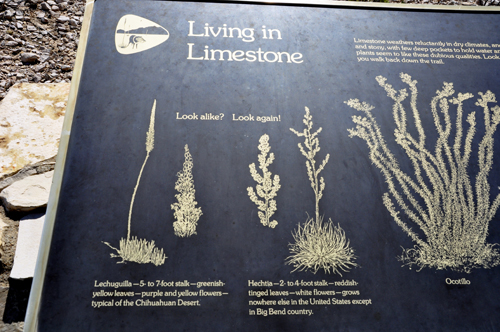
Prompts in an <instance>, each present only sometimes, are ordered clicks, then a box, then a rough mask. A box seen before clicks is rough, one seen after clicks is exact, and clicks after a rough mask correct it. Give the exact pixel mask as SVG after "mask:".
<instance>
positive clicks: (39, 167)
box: [0, 156, 56, 191]
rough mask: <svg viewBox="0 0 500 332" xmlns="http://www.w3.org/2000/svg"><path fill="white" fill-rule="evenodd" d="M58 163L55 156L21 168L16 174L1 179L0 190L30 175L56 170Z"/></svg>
mask: <svg viewBox="0 0 500 332" xmlns="http://www.w3.org/2000/svg"><path fill="white" fill-rule="evenodd" d="M55 164H56V158H55V156H54V157H53V158H50V159H47V160H44V161H41V162H38V163H35V164H32V165H29V166H26V167H24V168H23V169H21V170H20V171H19V172H17V173H16V174H14V175H12V176H9V177H7V178H5V179H3V180H0V191H2V190H4V189H5V188H7V187H8V186H10V185H11V184H13V183H14V182H17V181H20V180H22V179H24V178H27V177H28V176H32V175H36V174H42V173H46V172H49V171H52V170H54V167H55Z"/></svg>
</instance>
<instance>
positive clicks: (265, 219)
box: [247, 134, 281, 228]
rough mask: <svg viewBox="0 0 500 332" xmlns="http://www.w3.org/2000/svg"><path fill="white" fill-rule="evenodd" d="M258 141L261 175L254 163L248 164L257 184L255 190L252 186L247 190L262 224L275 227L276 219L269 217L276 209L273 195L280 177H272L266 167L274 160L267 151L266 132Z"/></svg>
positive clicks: (269, 149)
mask: <svg viewBox="0 0 500 332" xmlns="http://www.w3.org/2000/svg"><path fill="white" fill-rule="evenodd" d="M259 143H260V144H259V145H258V147H257V148H258V149H259V151H260V154H259V156H258V160H259V169H260V170H262V175H260V174H259V173H258V171H257V169H256V167H255V163H252V164H250V165H249V167H250V174H251V175H252V178H253V179H254V181H255V182H257V185H256V187H255V190H254V189H253V187H248V188H247V191H248V196H249V197H250V200H251V201H252V202H254V203H255V204H256V205H257V208H258V209H259V210H260V211H258V216H259V219H260V222H261V223H262V225H264V226H269V227H271V228H275V227H276V225H278V222H277V221H276V220H273V221H270V219H271V217H272V215H273V214H274V213H275V212H276V210H277V206H276V201H275V200H274V197H276V194H277V192H278V190H279V189H280V188H281V185H280V177H279V175H274V177H273V176H272V174H271V171H269V169H268V167H269V166H270V165H271V164H272V163H273V161H274V153H272V152H271V153H269V151H271V146H270V145H269V136H268V135H267V134H264V135H262V136H261V137H260V139H259ZM268 154H269V157H268ZM259 197H260V198H262V200H260V199H259Z"/></svg>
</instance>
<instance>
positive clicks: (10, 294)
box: [0, 206, 32, 332]
mask: <svg viewBox="0 0 500 332" xmlns="http://www.w3.org/2000/svg"><path fill="white" fill-rule="evenodd" d="M0 221H1V222H2V225H3V227H2V230H1V231H0V232H1V233H2V236H1V245H0V319H1V320H0V332H21V331H22V330H23V327H24V315H25V313H26V305H27V303H28V297H29V290H30V288H31V282H32V279H26V280H14V279H9V275H10V271H11V270H12V265H13V263H14V255H15V253H16V243H17V234H18V229H19V220H13V219H10V218H9V217H7V216H6V214H5V210H4V208H3V207H2V206H0Z"/></svg>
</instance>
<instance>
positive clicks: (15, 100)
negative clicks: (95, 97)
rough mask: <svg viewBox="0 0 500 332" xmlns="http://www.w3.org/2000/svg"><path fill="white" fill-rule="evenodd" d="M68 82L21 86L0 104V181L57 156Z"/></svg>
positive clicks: (16, 86)
mask: <svg viewBox="0 0 500 332" xmlns="http://www.w3.org/2000/svg"><path fill="white" fill-rule="evenodd" d="M69 88H70V83H20V84H16V85H14V86H13V87H11V88H10V90H9V93H8V94H7V96H6V97H5V99H4V100H3V101H2V102H1V103H0V179H3V178H4V177H6V176H7V175H9V174H12V173H15V172H17V171H18V170H20V169H22V168H23V167H25V166H27V165H30V164H33V163H36V162H40V161H42V160H46V159H49V158H51V157H53V156H55V155H56V154H57V149H58V146H59V139H60V136H61V130H62V125H63V121H64V114H65V112H66V103H67V99H68V95H69Z"/></svg>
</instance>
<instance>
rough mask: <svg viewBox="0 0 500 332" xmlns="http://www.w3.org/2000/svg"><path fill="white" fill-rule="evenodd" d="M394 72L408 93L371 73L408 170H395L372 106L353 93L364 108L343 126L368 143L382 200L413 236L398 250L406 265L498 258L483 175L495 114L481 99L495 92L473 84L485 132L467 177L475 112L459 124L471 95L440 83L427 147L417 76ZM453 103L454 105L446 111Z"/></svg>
mask: <svg viewBox="0 0 500 332" xmlns="http://www.w3.org/2000/svg"><path fill="white" fill-rule="evenodd" d="M400 77H401V80H402V81H403V82H404V83H405V84H407V85H408V87H409V90H410V93H409V94H408V92H407V90H406V89H401V90H399V91H396V90H395V89H394V88H393V87H392V86H391V85H390V84H388V83H386V78H384V77H382V76H377V78H376V80H377V82H378V84H379V85H380V86H381V87H382V88H383V89H384V90H385V91H386V93H387V96H388V97H389V98H390V99H392V101H393V105H392V112H393V117H394V121H395V124H396V129H395V130H394V136H395V141H396V143H397V144H398V145H399V146H400V147H401V149H402V151H404V153H405V154H406V156H407V157H408V159H409V161H410V162H411V166H412V171H410V172H409V173H406V172H404V171H402V170H401V168H400V163H399V161H398V160H397V159H396V156H395V155H394V154H393V153H392V152H391V151H390V150H389V147H388V146H387V144H386V142H385V140H384V137H383V136H382V132H381V129H380V127H379V125H378V124H377V122H376V120H375V117H374V116H373V114H372V110H373V109H374V107H373V106H371V105H369V104H368V103H366V102H360V101H359V100H358V99H351V100H349V101H347V102H346V103H347V105H349V106H350V107H352V108H354V109H356V110H358V111H360V112H362V113H364V116H353V118H352V119H353V122H354V123H355V124H356V127H355V128H353V129H349V134H350V136H351V137H354V136H357V137H360V138H362V139H364V140H365V141H366V143H367V144H368V148H369V150H370V159H371V161H372V162H373V164H375V165H376V166H377V167H378V168H379V169H380V171H381V172H382V174H383V175H384V178H385V181H386V183H387V186H388V191H387V192H386V193H385V194H383V202H384V205H385V206H386V208H387V210H388V211H389V212H390V214H391V216H392V217H393V218H394V220H395V221H396V223H397V224H398V225H399V226H400V227H401V228H402V229H403V231H404V232H405V233H406V234H407V235H408V236H409V237H410V238H411V239H412V240H413V242H414V243H415V246H414V247H413V248H409V249H405V250H404V252H403V255H402V256H401V257H399V258H400V259H401V260H402V261H403V262H404V264H408V265H409V266H410V268H411V266H412V265H416V266H418V267H419V269H422V268H423V267H429V268H435V269H438V270H439V269H451V270H455V271H462V272H470V271H471V269H473V268H491V267H493V266H496V265H498V264H499V263H500V255H499V253H498V249H496V248H494V247H495V245H496V244H490V243H487V241H486V238H487V235H488V225H489V223H490V221H491V220H492V219H493V217H494V216H495V213H496V211H497V209H498V207H499V205H500V194H497V195H496V197H495V198H494V199H493V200H492V201H490V185H489V183H488V174H489V172H490V170H491V168H492V165H493V142H494V139H493V135H494V133H495V131H496V128H497V125H498V123H499V122H500V107H499V106H498V105H495V106H493V107H491V108H490V107H489V106H488V104H489V103H496V99H495V95H494V94H493V93H492V92H491V91H487V92H486V93H481V92H479V98H478V99H477V102H476V103H475V105H476V106H478V107H480V108H481V109H482V110H483V114H484V115H483V117H484V133H483V134H482V138H481V137H479V138H480V141H479V145H478V149H477V158H478V162H477V173H476V174H475V178H474V181H472V180H471V179H472V178H473V174H471V173H472V172H470V170H469V167H468V166H469V162H470V159H471V156H472V157H474V156H475V153H476V152H473V142H474V140H475V136H476V134H478V129H483V127H482V126H477V124H476V112H470V113H469V114H468V115H467V116H466V122H467V123H468V128H467V129H466V128H464V127H465V126H464V123H463V122H464V120H463V119H464V117H465V114H464V109H463V108H464V101H466V100H468V99H470V98H472V97H473V95H472V94H471V93H458V94H457V95H455V91H454V88H453V84H452V83H446V82H445V83H444V85H443V88H442V90H438V91H436V96H435V97H433V98H432V99H431V102H430V109H431V112H432V117H433V120H434V126H435V128H434V129H433V130H435V131H436V132H437V140H436V142H435V147H434V149H433V150H431V149H429V148H428V147H427V146H426V133H425V131H426V130H428V129H427V128H425V130H424V127H423V126H422V123H421V120H420V112H419V110H418V108H417V93H418V90H417V81H416V80H412V78H411V77H410V75H408V74H403V73H401V74H400ZM408 96H410V102H409V104H410V107H411V112H412V114H413V120H414V126H415V128H416V134H417V135H416V136H415V135H414V134H413V133H410V132H409V130H408V123H407V111H406V108H405V105H403V101H404V100H405V99H406V98H407V97H408ZM452 108H453V109H456V111H454V112H452V111H451V110H452ZM451 113H454V114H451ZM453 119H454V121H453ZM453 122H454V123H453ZM401 212H403V214H404V215H405V217H403V216H402V215H401ZM415 226H416V227H415Z"/></svg>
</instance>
